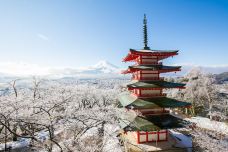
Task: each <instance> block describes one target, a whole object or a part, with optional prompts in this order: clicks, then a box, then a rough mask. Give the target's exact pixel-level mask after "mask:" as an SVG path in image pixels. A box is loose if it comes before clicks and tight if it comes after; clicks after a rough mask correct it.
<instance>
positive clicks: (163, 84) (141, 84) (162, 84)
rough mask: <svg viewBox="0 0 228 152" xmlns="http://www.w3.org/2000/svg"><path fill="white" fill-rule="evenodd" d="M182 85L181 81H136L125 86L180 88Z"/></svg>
mask: <svg viewBox="0 0 228 152" xmlns="http://www.w3.org/2000/svg"><path fill="white" fill-rule="evenodd" d="M184 86H185V84H182V83H173V82H167V81H145V82H142V81H137V82H132V83H130V84H128V85H127V87H131V88H160V87H162V88H180V87H184Z"/></svg>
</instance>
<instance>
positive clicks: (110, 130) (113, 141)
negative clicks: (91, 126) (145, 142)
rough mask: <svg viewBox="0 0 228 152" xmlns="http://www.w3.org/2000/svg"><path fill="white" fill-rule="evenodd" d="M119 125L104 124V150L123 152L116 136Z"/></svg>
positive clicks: (105, 151) (104, 151) (106, 151)
mask: <svg viewBox="0 0 228 152" xmlns="http://www.w3.org/2000/svg"><path fill="white" fill-rule="evenodd" d="M119 129H120V128H119V126H118V125H112V124H106V125H105V126H104V132H105V133H104V141H105V143H104V148H103V152H112V151H114V152H122V149H121V147H120V144H119V140H118V138H117V137H116V136H117V132H118V130H119Z"/></svg>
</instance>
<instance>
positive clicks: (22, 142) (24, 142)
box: [0, 138, 31, 150]
mask: <svg viewBox="0 0 228 152" xmlns="http://www.w3.org/2000/svg"><path fill="white" fill-rule="evenodd" d="M30 141H31V139H28V138H19V140H18V141H12V142H7V147H8V148H9V147H11V148H12V149H18V148H24V147H28V146H29V143H30ZM4 148H5V144H4V143H3V144H0V150H4Z"/></svg>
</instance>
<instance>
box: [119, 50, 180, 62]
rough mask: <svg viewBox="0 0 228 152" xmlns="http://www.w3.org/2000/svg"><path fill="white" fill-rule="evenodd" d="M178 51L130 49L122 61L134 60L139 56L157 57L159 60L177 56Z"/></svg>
mask: <svg viewBox="0 0 228 152" xmlns="http://www.w3.org/2000/svg"><path fill="white" fill-rule="evenodd" d="M178 51H179V50H135V49H130V51H129V53H128V55H127V56H126V57H125V58H124V59H123V61H124V62H126V61H132V60H135V59H136V58H137V57H138V56H140V55H146V56H158V59H159V60H162V59H165V58H167V57H170V56H174V55H177V54H178Z"/></svg>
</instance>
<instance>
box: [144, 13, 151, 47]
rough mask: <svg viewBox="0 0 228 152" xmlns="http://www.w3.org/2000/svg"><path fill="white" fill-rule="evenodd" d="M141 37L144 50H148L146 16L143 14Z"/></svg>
mask: <svg viewBox="0 0 228 152" xmlns="http://www.w3.org/2000/svg"><path fill="white" fill-rule="evenodd" d="M143 37H144V50H149V49H150V47H148V46H147V42H148V38H147V19H146V14H144V19H143Z"/></svg>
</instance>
